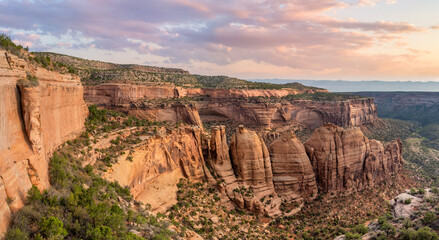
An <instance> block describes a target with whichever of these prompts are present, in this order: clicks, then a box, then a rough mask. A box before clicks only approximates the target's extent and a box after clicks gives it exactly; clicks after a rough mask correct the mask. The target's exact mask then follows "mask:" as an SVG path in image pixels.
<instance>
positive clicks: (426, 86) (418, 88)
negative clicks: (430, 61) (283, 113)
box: [250, 79, 439, 92]
mask: <svg viewBox="0 0 439 240" xmlns="http://www.w3.org/2000/svg"><path fill="white" fill-rule="evenodd" d="M250 81H255V82H267V83H278V84H285V83H289V82H298V83H301V84H305V85H309V86H315V87H319V88H325V89H328V90H329V91H330V92H364V91H373V92H375V91H386V92H396V91H410V92H414V91H415V92H439V82H433V81H429V82H416V81H394V82H390V81H378V80H377V81H346V80H296V79H251V80H250Z"/></svg>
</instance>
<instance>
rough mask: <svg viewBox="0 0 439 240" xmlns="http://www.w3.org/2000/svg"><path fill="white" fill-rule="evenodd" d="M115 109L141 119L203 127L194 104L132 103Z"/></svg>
mask: <svg viewBox="0 0 439 240" xmlns="http://www.w3.org/2000/svg"><path fill="white" fill-rule="evenodd" d="M113 109H115V110H118V111H121V112H126V113H127V114H128V115H130V116H135V117H138V118H140V119H148V120H150V121H168V122H172V123H178V122H180V123H188V124H191V125H195V126H198V127H200V128H202V127H203V123H202V122H201V118H200V115H199V114H198V109H197V106H196V105H193V104H182V103H173V104H151V105H147V104H138V105H137V104H136V105H134V104H131V107H129V108H128V110H127V109H126V108H124V107H116V108H113Z"/></svg>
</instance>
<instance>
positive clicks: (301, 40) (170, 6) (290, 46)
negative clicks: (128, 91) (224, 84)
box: [0, 0, 434, 74]
mask: <svg viewBox="0 0 439 240" xmlns="http://www.w3.org/2000/svg"><path fill="white" fill-rule="evenodd" d="M378 2H380V0H358V1H353V2H352V1H351V4H349V3H346V2H340V1H336V0H270V1H263V0H223V1H217V0H149V1H144V0H133V1H129V2H127V1H123V0H106V1H104V0H47V1H29V0H24V1H0V28H6V29H15V30H14V33H15V32H17V31H18V32H20V31H21V32H24V33H27V34H28V36H27V40H26V38H25V36H19V35H17V36H14V38H16V39H17V41H23V43H24V42H25V43H28V44H30V46H31V47H32V48H33V49H34V48H35V49H37V50H41V49H47V48H54V47H65V48H73V49H75V48H96V49H103V50H108V51H115V52H124V51H127V50H134V51H136V52H138V53H139V54H152V55H155V56H160V57H165V58H166V59H167V61H168V62H169V63H172V64H178V65H187V66H192V65H191V64H192V63H197V64H199V63H200V62H207V63H210V64H213V65H216V66H229V65H231V64H238V63H243V62H246V63H248V62H253V63H255V64H266V65H272V66H277V67H281V68H283V67H287V68H289V69H298V70H301V71H305V72H306V71H314V72H334V71H340V69H344V70H346V69H350V68H352V69H355V68H359V67H360V66H361V67H362V66H366V67H367V66H369V67H370V68H373V67H375V68H378V69H381V67H380V65H379V64H380V63H382V64H386V65H387V63H384V62H392V61H397V60H396V59H399V58H400V57H401V56H399V55H395V56H394V55H386V56H385V57H387V58H388V59H387V60H386V61H384V58H385V57H384V56H383V57H381V56H370V55H364V54H360V53H359V52H361V51H363V50H365V49H368V48H373V47H374V46H376V45H377V42H380V43H381V44H382V43H383V42H385V43H388V42H392V41H395V40H401V39H400V38H401V34H410V33H415V32H420V31H425V29H423V28H420V27H417V26H415V25H413V24H410V23H407V22H389V21H375V22H364V21H357V20H352V19H349V20H340V19H336V18H334V17H330V16H328V15H326V13H327V12H328V11H332V10H338V9H342V8H346V7H349V6H350V5H353V4H354V5H356V6H374V5H376V4H377V3H378ZM385 3H387V4H394V3H396V1H395V0H387V1H386V2H385ZM432 28H434V27H432ZM32 33H34V34H35V33H37V35H38V36H40V37H39V38H36V36H33V37H32V36H31V34H32ZM41 36H44V39H47V38H50V39H52V42H50V41H46V42H45V41H43V40H42V39H43V37H41ZM54 39H55V40H54ZM54 42H55V43H54ZM409 54H412V55H416V54H423V53H422V52H415V51H409ZM404 57H405V55H404ZM377 59H379V60H377ZM381 61H382V62H381ZM164 64H166V63H164ZM213 74H214V73H213Z"/></svg>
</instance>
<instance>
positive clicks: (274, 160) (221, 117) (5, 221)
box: [0, 52, 403, 233]
mask: <svg viewBox="0 0 439 240" xmlns="http://www.w3.org/2000/svg"><path fill="white" fill-rule="evenodd" d="M131 68H135V69H137V68H136V67H135V66H131ZM139 69H143V68H141V67H139ZM148 69H149V68H148ZM156 70H157V69H155V68H152V70H151V69H149V70H148V71H156ZM157 71H158V72H159V73H160V72H162V71H165V72H166V70H164V69H160V71H159V70H157ZM173 71H177V73H178V74H188V73H187V72H184V71H183V72H181V71H178V70H173ZM127 76H130V75H127ZM0 79H1V81H0V93H1V94H0V121H1V122H0V123H1V124H0V157H1V158H0V219H1V220H0V233H4V232H5V231H6V230H7V228H8V226H9V223H10V221H11V217H12V215H13V214H14V213H15V212H17V211H18V210H19V209H20V208H22V207H23V206H24V205H25V204H26V197H27V193H28V191H29V189H30V188H31V187H32V186H33V185H35V186H37V187H38V188H39V189H40V190H44V189H47V188H50V187H51V186H50V184H49V161H50V158H51V157H52V155H53V153H54V151H55V150H56V149H57V148H58V147H59V146H61V145H62V144H63V143H65V142H66V141H68V140H71V139H74V138H75V137H77V136H79V134H81V133H84V134H82V135H81V136H86V137H87V141H89V142H88V144H89V145H87V146H86V147H84V148H83V149H81V150H80V151H79V153H75V154H77V156H78V159H80V160H81V161H82V166H81V168H87V167H92V168H94V172H95V173H97V174H98V175H99V176H100V177H102V178H104V179H106V180H108V181H109V182H113V181H115V182H117V183H118V184H120V185H121V186H123V187H125V186H127V189H129V192H130V193H131V194H132V196H133V198H134V199H135V200H136V201H139V202H142V203H144V204H147V205H149V206H150V207H151V211H153V212H165V211H167V210H168V209H169V208H171V207H173V206H175V204H177V203H178V201H179V196H178V193H179V187H178V186H179V185H180V184H181V183H180V181H181V179H187V180H188V181H190V182H192V183H200V184H202V183H203V182H204V183H207V184H208V186H209V191H211V190H210V189H213V190H212V191H214V192H215V193H216V194H217V195H218V201H219V204H221V206H224V207H225V208H226V209H228V210H234V209H240V210H247V211H250V212H252V213H255V215H257V216H264V217H265V216H267V217H282V216H292V215H294V214H297V213H298V212H299V211H301V209H302V208H303V207H304V206H305V204H306V203H307V202H309V201H312V200H314V199H316V198H317V196H318V194H319V193H327V192H331V193H335V195H337V194H344V193H347V192H353V191H359V190H363V189H371V188H374V187H375V186H377V185H381V184H386V183H390V182H392V181H393V178H394V177H395V176H398V174H400V172H401V171H402V169H403V159H402V143H401V141H400V140H398V139H397V140H394V141H392V142H389V143H387V145H384V144H383V143H381V142H380V141H377V140H373V139H368V138H367V137H366V136H364V135H363V133H362V132H361V130H360V128H359V127H358V126H361V125H362V124H365V123H373V122H374V121H375V120H376V119H377V109H376V106H375V103H374V99H373V98H367V97H364V98H363V97H360V98H359V97H346V98H345V97H342V98H341V99H335V98H332V97H333V96H334V95H331V93H328V92H327V91H326V90H322V89H313V88H298V89H294V88H288V87H286V88H278V89H238V88H230V89H226V88H203V87H200V88H195V87H182V86H177V85H175V84H172V83H164V82H160V83H144V84H132V83H130V84H126V83H104V84H95V85H86V86H83V85H82V82H81V79H80V78H79V77H78V76H75V75H70V74H63V73H59V72H56V71H49V70H47V69H43V68H41V66H37V65H35V64H31V63H30V62H29V61H26V60H23V59H20V58H18V57H16V56H13V55H10V54H9V53H7V52H0ZM319 94H321V95H319ZM292 96H293V97H292ZM294 96H299V97H297V98H295V97H294ZM300 96H303V97H304V98H303V99H301V98H300ZM309 96H311V97H314V96H323V97H324V98H320V99H319V98H316V99H312V98H311V99H307V97H309ZM322 99H323V100H322ZM87 105H97V106H99V108H100V109H109V110H116V111H118V112H122V113H125V114H127V115H128V116H123V115H117V114H115V115H114V116H111V120H107V119H105V121H106V122H108V121H112V122H113V123H114V126H116V127H115V128H114V129H110V130H108V129H105V131H104V130H102V131H98V130H96V129H94V130H90V131H89V130H87V131H86V132H84V129H85V124H86V118H87V116H88V108H87ZM90 109H91V108H90ZM90 112H92V111H91V110H90ZM131 117H134V118H136V119H138V122H141V121H142V120H146V121H144V122H142V123H143V125H142V124H139V125H135V126H131V125H129V124H128V123H127V124H126V125H124V124H125V122H124V121H125V120H126V121H128V120H129V119H131ZM121 119H122V120H121ZM139 119H140V120H139ZM227 121H231V122H233V123H234V124H236V125H238V127H236V129H233V130H232V132H233V133H232V134H229V136H227V134H228V133H227V130H231V129H230V126H224V125H221V124H217V123H218V122H219V123H222V122H227ZM164 122H165V123H164ZM145 124H146V125H145ZM154 124H155V125H154ZM248 125H251V126H257V127H253V128H251V127H248ZM297 126H301V127H304V128H307V129H309V131H313V133H312V134H311V135H310V136H309V138H308V139H307V140H306V141H301V140H299V138H298V137H297V136H296V134H295V132H294V131H295V130H294V129H296V127H297ZM98 129H99V126H98ZM127 139H131V140H133V139H134V140H133V143H132V142H129V143H127V144H125V145H124V144H121V143H120V142H123V141H125V140H127ZM90 141H91V142H92V143H90ZM69 142H70V141H69ZM70 144H71V142H70V143H68V144H66V145H70ZM115 146H118V147H119V148H115ZM112 147H114V148H112ZM114 149H117V150H114ZM107 150H108V152H111V151H114V152H111V154H112V155H111V156H114V158H115V159H114V162H110V161H108V162H106V163H105V164H103V163H102V162H103V161H104V160H105V157H106V156H108V155H105V154H104V152H106V151H107ZM103 159H104V160H103ZM92 171H93V170H92Z"/></svg>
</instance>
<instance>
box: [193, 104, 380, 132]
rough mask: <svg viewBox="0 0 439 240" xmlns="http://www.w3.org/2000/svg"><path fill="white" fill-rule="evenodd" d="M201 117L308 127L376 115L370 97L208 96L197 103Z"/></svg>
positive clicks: (343, 123) (348, 123) (357, 121)
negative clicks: (257, 99)
mask: <svg viewBox="0 0 439 240" xmlns="http://www.w3.org/2000/svg"><path fill="white" fill-rule="evenodd" d="M199 112H200V116H201V118H202V119H203V120H207V121H212V120H217V121H221V120H225V119H233V120H235V121H238V122H245V123H254V124H258V125H262V126H263V127H266V128H272V127H278V126H283V125H289V124H297V123H301V124H304V125H307V126H308V127H309V128H311V129H315V128H318V127H320V126H322V125H323V124H324V123H334V124H337V125H339V126H358V125H361V124H363V123H367V122H372V121H374V120H375V119H376V118H377V113H376V106H375V104H374V101H373V99H371V98H365V99H355V100H347V101H337V102H336V101H334V102H316V101H309V100H296V101H293V102H288V103H265V102H261V103H250V102H248V101H242V100H240V101H230V100H229V101H225V100H224V101H219V100H212V101H207V102H201V103H199Z"/></svg>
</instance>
